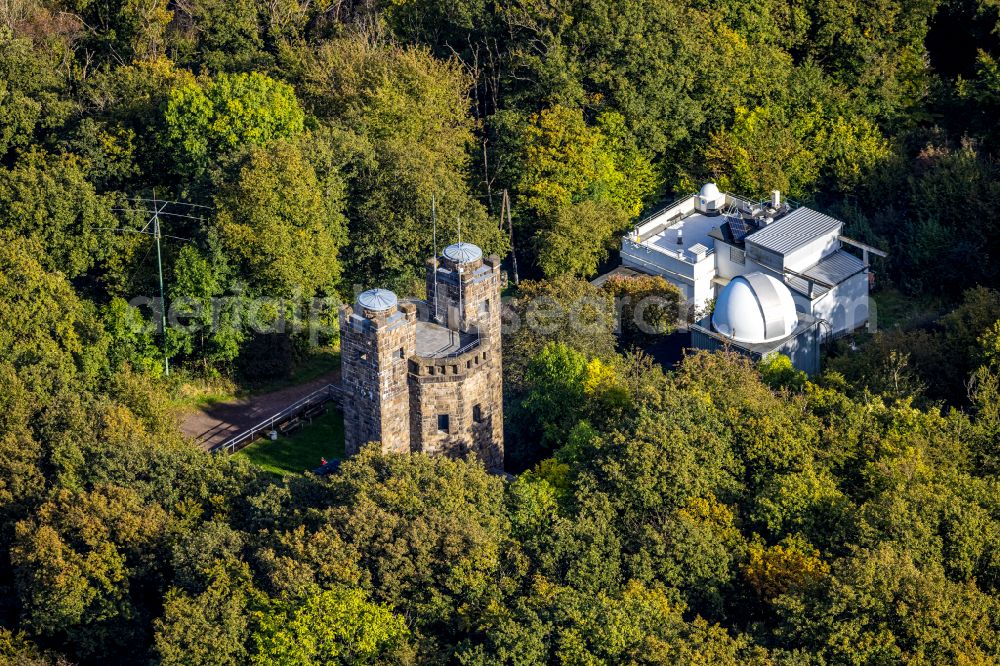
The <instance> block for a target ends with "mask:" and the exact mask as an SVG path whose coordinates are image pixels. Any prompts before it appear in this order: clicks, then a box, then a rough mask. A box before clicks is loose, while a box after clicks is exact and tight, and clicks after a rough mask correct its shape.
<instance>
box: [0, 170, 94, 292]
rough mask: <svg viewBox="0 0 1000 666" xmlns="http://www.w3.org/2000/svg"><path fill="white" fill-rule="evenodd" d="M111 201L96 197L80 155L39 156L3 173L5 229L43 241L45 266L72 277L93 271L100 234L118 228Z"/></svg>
mask: <svg viewBox="0 0 1000 666" xmlns="http://www.w3.org/2000/svg"><path fill="white" fill-rule="evenodd" d="M107 199H108V198H107V197H102V196H99V195H97V194H96V193H95V192H94V188H93V186H92V185H91V184H90V183H89V182H88V181H87V178H86V174H85V172H84V170H83V169H82V168H81V164H80V160H79V159H78V158H76V157H75V156H74V155H60V156H55V155H52V156H49V155H45V154H44V153H42V152H34V151H33V152H30V153H28V154H26V155H25V156H24V157H22V159H20V160H18V162H17V163H16V164H15V166H14V167H13V168H12V169H0V211H2V212H0V225H2V226H3V228H4V229H7V230H10V231H11V232H14V233H16V234H18V235H21V236H24V237H27V238H34V239H37V240H38V241H39V242H40V243H41V245H42V247H43V249H44V254H43V255H42V257H41V259H42V261H43V264H44V266H45V267H46V268H47V269H49V270H57V271H61V272H63V273H65V274H67V275H69V276H70V277H75V276H77V275H79V274H80V273H82V272H84V271H86V270H87V269H88V268H90V267H91V266H92V265H93V263H94V258H95V255H96V254H97V252H98V247H99V235H100V232H99V231H97V229H98V228H99V227H109V226H113V225H114V218H113V217H112V216H111V211H110V210H109V209H110V208H111V206H110V202H109V201H108V200H107Z"/></svg>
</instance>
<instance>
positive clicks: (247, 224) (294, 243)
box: [192, 141, 344, 297]
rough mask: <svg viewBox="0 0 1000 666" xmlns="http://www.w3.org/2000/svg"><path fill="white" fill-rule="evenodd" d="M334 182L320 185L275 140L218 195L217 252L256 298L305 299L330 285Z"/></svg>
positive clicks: (333, 279)
mask: <svg viewBox="0 0 1000 666" xmlns="http://www.w3.org/2000/svg"><path fill="white" fill-rule="evenodd" d="M335 178H336V176H335V175H332V176H331V177H330V178H327V179H326V182H321V181H320V178H319V176H318V175H317V173H316V169H315V168H314V167H313V165H312V164H310V162H309V160H308V158H307V157H306V156H305V155H303V151H302V149H301V148H300V147H299V146H298V145H297V144H295V143H291V142H287V141H276V142H274V143H272V144H271V145H269V146H267V147H262V148H256V149H254V150H252V151H251V152H250V153H249V155H248V156H247V158H246V160H245V161H244V163H243V164H242V166H241V167H240V169H239V175H238V177H237V178H236V180H235V182H233V183H232V185H231V186H230V187H228V188H220V193H219V195H218V199H217V208H218V213H217V216H216V227H217V230H218V234H219V241H220V245H221V249H222V250H223V251H224V252H225V255H226V256H227V257H229V261H230V262H231V263H232V264H233V266H234V269H235V270H236V272H237V275H238V276H239V278H240V279H242V280H244V281H245V282H246V283H247V285H248V286H249V287H250V289H251V290H252V291H253V292H254V293H256V294H260V295H265V296H288V295H291V294H292V293H293V292H295V291H298V292H300V293H301V294H303V295H305V296H307V297H308V296H312V295H315V294H317V293H320V292H323V291H325V292H327V293H330V292H331V291H332V290H333V288H334V287H335V286H336V283H337V281H338V279H339V278H340V262H339V261H338V259H337V251H338V249H339V247H340V245H341V244H342V243H343V240H344V238H343V237H344V218H343V213H342V211H341V209H340V206H341V200H340V196H339V195H340V184H339V183H338V182H337V181H336V180H335ZM202 291H204V289H202ZM208 291H209V292H211V291H212V290H211V289H209V290H208ZM192 295H202V294H199V293H198V292H193V293H192ZM206 295H211V293H206Z"/></svg>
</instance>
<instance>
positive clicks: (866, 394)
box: [0, 0, 1000, 666]
mask: <svg viewBox="0 0 1000 666" xmlns="http://www.w3.org/2000/svg"><path fill="white" fill-rule="evenodd" d="M996 23H997V14H996V2H994V0H988V1H984V2H982V3H978V2H965V1H964V0H956V1H952V2H947V3H939V2H936V0H917V1H904V0H874V1H873V2H861V1H860V0H836V1H835V0H808V1H806V2H795V3H788V2H781V1H778V0H753V1H752V2H747V1H744V0H719V1H711V2H710V1H708V0H625V1H622V2H609V1H607V0H586V1H582V2H565V1H562V0H556V1H554V2H549V1H545V2H541V1H539V0H501V1H500V2H494V3H486V2H482V1H481V0H460V1H457V2H441V1H440V0H400V1H396V2H389V3H357V2H355V3H330V2H318V3H310V2H299V1H297V0H274V1H269V2H257V1H256V0H237V1H235V2H230V1H224V0H190V1H185V2H171V3H167V2H164V1H163V0H149V1H145V0H144V1H142V2H139V1H137V0H112V1H106V2H104V1H102V2H94V1H90V0H73V1H72V2H68V1H53V2H42V1H40V0H12V1H8V2H0V322H2V323H0V562H3V563H4V564H5V566H0V592H2V594H0V621H2V624H3V628H0V661H2V662H3V663H8V662H11V663H17V664H30V665H31V666H35V665H36V664H39V665H40V664H65V663H80V664H82V665H84V666H87V665H90V664H117V663H165V664H185V665H186V664H212V665H215V664H245V663H254V662H256V663H429V664H452V663H461V664H477V665H479V664H481V665H483V666H485V665H487V664H491V665H495V664H536V663H555V664H646V663H657V664H753V665H757V664H759V665H760V666H764V665H785V664H888V663H892V664H896V663H904V664H952V663H956V664H991V663H997V662H1000V641H998V638H997V637H998V636H1000V624H998V618H1000V606H998V603H1000V601H998V599H1000V546H998V544H1000V501H998V499H997V498H998V492H997V488H998V476H997V475H998V473H1000V453H998V450H997V442H998V439H1000V408H998V405H1000V372H998V367H997V355H998V351H997V339H998V337H1000V334H998V328H997V326H998V321H1000V300H998V297H997V292H996V291H995V289H996V287H997V274H996V270H995V263H996V257H997V256H1000V245H998V242H1000V240H998V239H1000V233H998V230H997V223H996V216H995V215H991V211H994V210H996V209H997V208H998V204H1000V196H998V195H1000V187H998V182H1000V177H998V174H1000V171H998V169H997V166H996V161H995V158H994V155H995V154H996V152H997V151H996V148H997V136H1000V133H998V131H997V130H998V129H1000V127H998V124H997V119H998V118H1000V114H998V113H997V111H998V110H1000V102H998V100H1000V74H998V65H997V62H998V58H1000V52H998V49H997V42H996V36H995V35H994V34H993V30H994V28H995V27H996ZM709 179H712V180H716V181H717V182H719V183H720V184H722V185H723V186H727V187H729V188H732V189H734V190H737V191H738V192H739V193H741V194H746V195H749V196H759V195H762V194H764V193H766V192H768V191H770V190H772V189H780V190H782V191H783V192H785V193H787V194H789V195H791V196H794V197H799V198H802V199H805V200H807V201H809V203H810V205H812V206H814V207H816V208H818V209H822V210H824V211H826V212H829V213H831V214H834V215H836V216H838V217H841V218H843V219H844V220H845V221H846V222H847V230H846V233H848V235H850V236H852V237H857V238H860V239H862V240H866V241H871V242H873V244H875V245H878V246H879V247H885V248H888V249H889V250H890V256H889V257H888V259H886V260H885V261H882V260H876V262H875V264H874V266H873V270H874V271H875V272H876V274H877V276H878V282H877V284H878V285H879V286H881V285H886V284H888V285H889V286H892V287H895V288H897V289H898V290H899V291H900V292H902V293H903V296H899V295H897V296H896V298H897V299H899V298H914V297H916V299H920V300H919V302H920V303H922V304H923V303H925V302H928V301H933V302H935V303H937V302H940V303H941V304H942V307H941V312H940V313H938V312H935V313H931V312H929V310H931V309H933V308H931V306H929V305H928V306H924V305H921V306H920V307H919V308H917V309H921V310H928V312H926V313H924V312H921V315H926V316H922V317H921V320H920V321H918V322H915V323H911V324H907V325H903V326H901V327H900V328H892V329H889V328H887V327H885V330H884V331H883V332H881V333H878V334H875V335H872V336H870V337H868V336H865V335H859V336H857V337H855V338H854V339H853V340H851V341H845V342H844V343H841V344H840V345H839V346H834V347H833V349H832V351H833V353H832V354H831V358H830V360H829V362H828V363H827V364H826V367H827V368H828V369H829V370H828V372H826V373H825V374H823V375H821V376H819V377H811V378H807V377H804V376H803V375H802V374H801V373H798V372H795V371H794V369H793V368H792V367H791V366H790V364H789V362H788V360H787V359H784V358H782V357H775V358H769V359H767V360H765V362H764V363H762V364H759V365H754V364H753V363H751V362H750V361H748V360H747V359H744V358H742V357H739V356H735V355H732V354H726V353H718V354H692V355H688V356H686V357H685V358H683V359H682V360H681V361H679V362H678V363H677V364H676V365H675V366H674V367H673V368H671V369H669V371H665V370H663V369H662V368H661V367H660V365H659V364H657V363H655V362H653V361H652V359H650V358H649V357H648V356H646V355H644V354H643V353H641V352H638V351H635V350H634V349H632V345H640V346H641V345H644V344H646V343H648V342H650V340H655V336H658V335H660V334H662V333H665V332H669V331H671V330H672V327H673V326H674V325H676V322H677V321H678V319H679V318H680V317H679V315H681V314H684V313H682V312H678V310H679V306H680V305H681V304H680V301H679V295H678V294H677V292H676V290H673V289H672V288H669V287H667V285H666V283H664V282H663V281H662V280H658V279H653V278H649V279H644V278H643V279H635V280H618V279H613V280H610V281H608V282H607V283H606V284H605V285H604V286H603V287H601V288H598V287H595V286H593V285H591V284H589V283H588V282H586V281H585V280H583V279H580V278H582V277H583V278H585V277H590V276H591V275H592V274H593V273H595V272H597V271H598V270H600V269H601V267H602V263H603V262H604V261H605V259H606V258H607V256H608V254H609V250H611V249H613V248H614V246H615V245H616V244H617V242H618V241H617V239H618V238H619V237H620V234H621V233H622V232H623V230H625V229H627V227H628V226H629V225H630V224H631V223H632V220H634V219H635V218H637V217H639V216H641V215H642V214H643V212H644V210H645V209H647V208H648V207H650V206H651V205H653V203H654V202H653V199H656V198H664V199H672V198H673V197H675V196H678V195H683V194H687V193H689V192H691V191H694V190H696V189H697V187H698V186H699V185H700V184H701V183H702V182H705V181H706V180H709ZM502 190H507V191H508V192H509V194H510V195H511V200H512V201H513V209H512V218H513V220H514V229H513V234H512V238H511V234H509V230H508V228H507V225H506V220H505V219H504V220H501V219H500V217H499V213H500V208H499V202H500V194H501V192H502ZM154 198H155V199H156V200H157V201H158V202H160V205H162V202H163V201H164V200H171V201H179V202H184V203H183V204H171V205H170V206H168V207H167V208H164V209H163V210H162V211H161V213H162V215H161V223H162V225H163V229H164V233H166V234H168V235H169V236H165V237H164V238H163V239H162V240H163V242H162V247H161V250H162V262H163V267H164V277H165V286H166V296H167V302H168V305H169V306H171V307H172V308H173V315H174V319H176V320H177V321H178V323H179V326H178V327H177V328H175V329H173V330H171V331H169V332H168V334H167V336H166V345H167V353H168V354H169V355H170V357H171V359H170V360H171V369H172V371H174V370H176V372H172V374H171V376H170V377H165V376H162V374H161V372H162V370H161V368H162V360H163V359H162V356H161V354H162V343H163V340H162V339H161V336H160V335H158V334H157V333H156V332H155V329H154V328H152V327H150V326H149V324H148V322H147V321H143V316H144V315H147V314H148V311H149V308H148V307H146V306H143V307H142V308H138V307H132V306H130V305H129V302H134V303H138V302H141V301H132V299H133V297H137V296H145V297H149V296H155V295H157V288H158V284H157V282H158V280H157V271H156V255H155V254H153V253H154V252H155V250H156V248H155V246H154V244H153V243H152V242H151V239H150V238H149V237H148V236H145V235H141V234H138V233H133V232H138V231H140V230H141V229H142V228H143V225H145V224H146V223H147V221H148V217H147V216H146V215H144V214H143V213H142V212H141V211H140V212H131V213H130V212H129V209H135V208H143V207H145V204H148V203H151V200H152V199H154ZM432 200H433V201H434V202H435V207H436V212H437V232H438V233H437V240H438V246H439V247H440V246H441V245H443V244H445V243H450V242H453V241H454V240H456V239H457V236H458V222H459V219H460V220H461V228H462V237H463V240H471V241H472V242H475V243H477V244H479V245H480V246H481V247H482V248H483V249H484V250H485V251H486V252H487V253H494V252H496V253H498V254H500V255H501V256H504V255H506V254H507V252H508V249H509V246H510V244H511V242H513V243H514V244H515V245H516V248H517V250H518V260H519V264H520V265H519V271H520V273H521V276H523V277H526V278H528V279H525V281H523V282H522V283H521V284H520V285H518V286H517V287H512V288H511V293H510V296H511V298H510V305H511V307H510V308H506V309H505V310H504V315H505V317H506V320H505V323H506V324H508V325H509V330H510V333H509V335H505V336H504V340H503V346H504V349H503V352H504V386H505V396H504V399H505V405H504V407H505V410H504V412H505V428H506V433H505V434H506V438H505V445H506V454H507V459H506V462H507V465H508V470H509V471H512V472H521V471H522V470H523V473H521V474H519V475H518V477H517V478H515V479H512V480H510V481H509V482H507V481H504V480H501V479H500V478H498V477H494V476H490V475H488V474H487V473H486V471H485V470H484V469H483V468H482V467H481V466H480V465H479V464H478V463H477V462H475V461H465V460H449V459H442V458H432V457H427V456H421V455H414V456H409V455H406V456H403V455H381V454H379V453H377V451H376V450H375V449H374V448H372V449H369V450H365V451H363V452H362V453H361V454H360V455H359V456H356V457H355V458H354V459H352V460H349V461H345V462H344V464H343V466H342V470H341V472H340V473H338V474H335V475H332V476H331V477H327V478H319V477H314V476H312V475H304V476H300V475H293V476H288V477H284V478H277V477H274V476H271V475H269V474H266V473H263V472H261V471H259V470H257V469H255V468H253V467H251V466H250V465H249V464H248V463H246V462H245V461H242V460H241V459H240V458H227V457H224V456H208V455H205V454H204V453H203V452H201V451H200V450H199V449H198V448H197V447H195V446H193V445H192V443H191V442H188V441H186V440H184V439H183V437H182V436H181V435H180V434H179V433H178V431H177V427H176V423H177V414H176V406H175V402H176V399H177V397H178V396H179V395H184V391H185V389H186V387H185V382H187V381H188V380H190V378H191V377H192V375H197V376H214V375H228V376H230V377H237V378H240V379H245V378H247V377H254V376H256V377H262V376H264V375H281V376H287V375H288V374H289V373H290V371H291V369H292V364H293V362H294V359H296V358H298V357H299V356H300V355H299V354H298V352H299V351H301V344H300V342H301V339H300V338H295V337H290V336H288V335H286V334H275V333H259V332H257V331H255V330H253V328H252V327H248V326H246V325H242V326H241V325H240V324H241V322H240V315H241V312H240V308H242V307H243V306H244V305H247V304H248V303H251V304H253V305H255V306H259V307H257V308H256V309H257V310H258V311H259V312H260V314H261V315H262V319H265V320H266V319H268V317H273V316H276V315H279V314H281V313H282V312H284V313H285V314H288V315H289V316H292V317H294V316H297V315H296V314H295V313H294V308H291V307H288V305H287V303H285V304H281V303H278V302H277V300H274V298H273V297H290V298H293V299H294V298H296V297H301V298H302V299H304V300H305V299H311V298H312V297H314V296H334V297H336V296H339V297H340V298H347V297H349V295H350V294H351V293H352V290H353V285H355V284H360V285H363V286H372V285H376V284H377V285H381V286H387V287H391V288H394V289H396V290H397V291H398V292H399V293H400V296H418V297H419V296H422V295H423V294H422V291H423V288H424V287H423V270H424V268H423V261H424V259H426V258H427V257H428V256H429V255H430V253H431V251H432V247H433V246H432V221H431V220H432V218H431V211H432V205H431V202H432ZM199 206H204V207H205V208H201V207H199ZM109 228H114V229H122V230H123V231H121V232H111V231H108V230H107V229H109ZM539 277H543V278H545V279H533V278H539ZM648 296H661V297H663V298H664V299H665V302H664V303H662V304H658V305H657V306H656V307H655V309H653V310H652V311H650V310H646V311H645V315H646V317H644V319H645V321H646V322H647V323H651V324H652V331H645V330H643V329H641V328H639V327H637V326H634V317H633V315H634V314H635V310H636V309H637V308H638V307H640V304H641V302H642V300H643V299H645V298H646V297H648ZM929 296H930V297H931V298H929ZM257 297H263V301H262V302H252V301H251V299H254V298H257ZM616 299H622V300H620V301H618V303H617V305H618V306H619V307H618V308H616ZM624 299H628V301H627V302H625V301H624ZM889 301H890V299H885V305H887V306H891V305H892V303H890V302H889ZM879 305H880V306H881V305H883V302H882V301H880V302H879ZM948 309H950V310H951V312H950V313H947V314H945V312H944V311H945V310H948ZM616 310H620V312H616ZM889 310H892V308H891V307H886V308H884V313H880V314H888V315H890V316H889V317H885V318H884V319H886V320H888V319H892V318H893V317H892V316H891V315H892V314H893V313H892V312H889ZM616 315H617V316H620V317H621V319H620V320H616ZM896 319H898V317H896ZM246 323H247V322H245V321H244V322H243V324H246ZM258 323H259V322H258ZM263 323H267V322H263ZM616 323H620V324H621V330H620V331H618V332H619V333H620V334H621V335H618V336H616V331H615V326H616ZM879 323H880V325H881V324H882V323H883V322H881V321H880V322H879ZM620 349H625V350H627V351H626V353H624V354H622V353H620V352H619V350H620Z"/></svg>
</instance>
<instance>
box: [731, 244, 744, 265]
mask: <svg viewBox="0 0 1000 666" xmlns="http://www.w3.org/2000/svg"><path fill="white" fill-rule="evenodd" d="M729 260H730V261H732V262H733V263H736V264H745V263H746V262H747V253H746V252H744V251H743V250H741V249H740V248H738V247H733V246H729Z"/></svg>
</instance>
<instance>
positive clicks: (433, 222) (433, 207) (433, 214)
mask: <svg viewBox="0 0 1000 666" xmlns="http://www.w3.org/2000/svg"><path fill="white" fill-rule="evenodd" d="M437 225H438V219H437V202H436V201H435V199H434V195H433V194H432V195H431V229H432V231H431V235H432V237H433V238H434V294H433V298H434V321H436V322H438V323H441V315H440V314H439V313H438V226H437Z"/></svg>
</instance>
